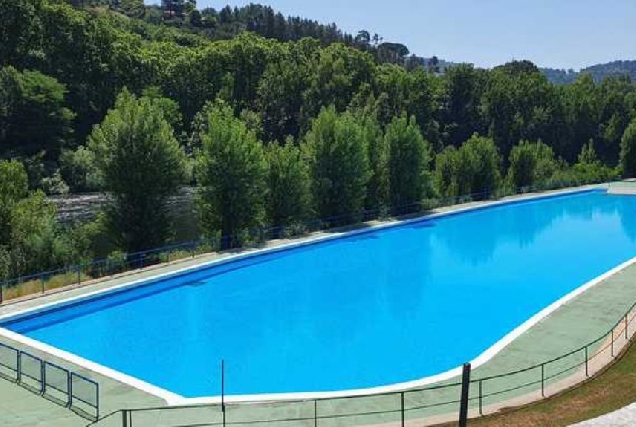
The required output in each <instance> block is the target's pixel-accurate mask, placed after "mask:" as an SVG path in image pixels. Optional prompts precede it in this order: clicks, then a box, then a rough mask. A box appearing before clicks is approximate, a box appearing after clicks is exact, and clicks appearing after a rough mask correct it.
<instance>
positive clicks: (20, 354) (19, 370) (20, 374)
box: [17, 351, 22, 384]
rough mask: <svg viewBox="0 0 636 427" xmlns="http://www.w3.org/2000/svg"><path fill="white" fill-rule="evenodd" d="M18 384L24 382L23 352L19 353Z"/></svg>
mask: <svg viewBox="0 0 636 427" xmlns="http://www.w3.org/2000/svg"><path fill="white" fill-rule="evenodd" d="M17 382H18V384H20V383H21V382H22V352H21V351H18V377H17Z"/></svg>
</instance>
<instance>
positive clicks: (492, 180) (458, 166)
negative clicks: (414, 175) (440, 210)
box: [435, 134, 502, 199]
mask: <svg viewBox="0 0 636 427" xmlns="http://www.w3.org/2000/svg"><path fill="white" fill-rule="evenodd" d="M501 162H502V160H501V156H500V154H499V151H498V150H497V147H496V146H495V143H494V141H493V140H492V139H491V138H486V137H480V136H478V135H477V134H475V135H473V136H472V137H471V138H470V139H469V140H468V141H466V143H465V144H463V145H462V146H461V147H460V148H459V149H456V148H455V147H453V146H450V147H448V148H446V149H445V150H444V151H443V152H441V153H440V154H438V155H437V159H436V165H435V180H436V186H437V188H438V190H439V193H440V195H441V196H442V197H445V198H452V197H458V196H465V195H471V197H472V198H475V199H484V198H488V197H490V196H491V195H492V194H493V193H495V192H496V191H497V189H499V187H500V185H501Z"/></svg>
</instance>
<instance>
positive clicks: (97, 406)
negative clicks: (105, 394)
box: [95, 383, 132, 420]
mask: <svg viewBox="0 0 636 427" xmlns="http://www.w3.org/2000/svg"><path fill="white" fill-rule="evenodd" d="M131 416H132V415H131ZM95 418H97V419H98V420H99V383H96V384H95Z"/></svg>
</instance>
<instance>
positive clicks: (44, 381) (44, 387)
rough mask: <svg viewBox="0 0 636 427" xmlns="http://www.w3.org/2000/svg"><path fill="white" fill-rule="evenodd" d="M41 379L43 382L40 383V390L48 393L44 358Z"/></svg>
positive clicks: (41, 364)
mask: <svg viewBox="0 0 636 427" xmlns="http://www.w3.org/2000/svg"><path fill="white" fill-rule="evenodd" d="M40 381H42V384H40V392H41V393H42V394H44V393H46V364H45V363H44V360H40Z"/></svg>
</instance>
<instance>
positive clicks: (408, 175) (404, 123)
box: [384, 116, 430, 210]
mask: <svg viewBox="0 0 636 427" xmlns="http://www.w3.org/2000/svg"><path fill="white" fill-rule="evenodd" d="M384 138H385V139H386V145H387V147H388V148H389V166H388V169H389V200H390V203H391V206H393V207H394V208H396V209H398V210H402V209H404V208H405V207H408V206H409V205H412V204H413V203H419V202H421V201H422V199H424V198H425V196H426V194H427V190H428V189H429V185H428V184H429V183H428V181H429V180H428V177H429V163H430V152H429V151H430V147H429V145H428V142H426V141H425V140H424V138H423V137H422V134H421V133H420V130H419V128H418V127H417V124H416V123H415V117H411V119H410V120H409V119H407V118H406V116H402V117H396V118H395V119H393V121H392V122H391V123H390V124H389V125H388V126H387V129H386V134H385V136H384Z"/></svg>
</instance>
